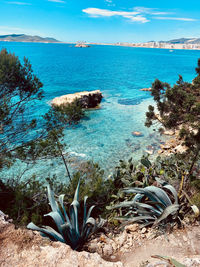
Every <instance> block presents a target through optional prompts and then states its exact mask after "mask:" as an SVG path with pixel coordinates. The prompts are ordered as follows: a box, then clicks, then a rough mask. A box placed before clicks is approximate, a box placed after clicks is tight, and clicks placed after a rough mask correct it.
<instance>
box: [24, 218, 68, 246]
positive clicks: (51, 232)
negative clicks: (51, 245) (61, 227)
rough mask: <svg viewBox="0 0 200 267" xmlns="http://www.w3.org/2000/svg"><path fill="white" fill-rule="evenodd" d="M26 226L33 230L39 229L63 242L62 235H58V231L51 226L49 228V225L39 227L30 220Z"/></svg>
mask: <svg viewBox="0 0 200 267" xmlns="http://www.w3.org/2000/svg"><path fill="white" fill-rule="evenodd" d="M27 228H28V229H31V230H33V231H39V232H41V233H43V235H45V236H47V237H51V238H53V239H55V240H58V241H60V242H62V243H65V240H64V239H63V237H62V235H60V234H59V233H58V232H56V231H55V230H54V229H53V228H51V227H49V226H45V227H44V228H41V227H38V226H36V225H35V224H34V223H32V222H31V223H29V224H28V225H27Z"/></svg>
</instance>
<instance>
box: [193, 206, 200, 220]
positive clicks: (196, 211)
mask: <svg viewBox="0 0 200 267" xmlns="http://www.w3.org/2000/svg"><path fill="white" fill-rule="evenodd" d="M191 208H192V210H193V212H194V214H195V217H196V218H197V217H199V215H200V211H199V208H198V207H197V206H196V205H192V206H191Z"/></svg>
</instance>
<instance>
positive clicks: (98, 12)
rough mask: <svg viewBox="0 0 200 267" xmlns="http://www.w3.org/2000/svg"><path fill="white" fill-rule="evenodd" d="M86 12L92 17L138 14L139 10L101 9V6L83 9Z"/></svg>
mask: <svg viewBox="0 0 200 267" xmlns="http://www.w3.org/2000/svg"><path fill="white" fill-rule="evenodd" d="M82 11H83V12H84V13H87V14H89V15H90V16H92V17H112V16H122V17H124V16H131V15H137V14H139V13H138V12H135V11H133V12H126V11H112V10H108V9H100V8H93V7H89V8H86V9H83V10H82Z"/></svg>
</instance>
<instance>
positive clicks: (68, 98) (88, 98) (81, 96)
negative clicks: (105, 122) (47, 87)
mask: <svg viewBox="0 0 200 267" xmlns="http://www.w3.org/2000/svg"><path fill="white" fill-rule="evenodd" d="M102 98H103V96H102V93H101V91H100V90H95V91H84V92H79V93H74V94H68V95H62V96H59V97H56V98H54V99H53V100H52V101H51V104H52V105H55V106H60V105H65V104H71V103H73V102H74V101H75V100H77V101H78V103H79V104H80V106H81V107H82V108H95V107H97V106H98V105H99V104H100V103H101V100H102Z"/></svg>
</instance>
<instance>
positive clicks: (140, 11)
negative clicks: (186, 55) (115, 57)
mask: <svg viewBox="0 0 200 267" xmlns="http://www.w3.org/2000/svg"><path fill="white" fill-rule="evenodd" d="M105 1H106V2H109V3H111V2H112V0H105ZM82 11H83V12H84V13H86V14H88V15H89V16H90V17H93V18H98V17H113V16H121V17H123V18H126V19H129V21H131V22H140V23H146V22H149V21H150V19H157V20H180V21H196V19H192V18H177V17H167V16H166V17H165V15H169V14H173V13H172V12H161V11H159V10H158V9H156V8H147V7H134V8H133V11H114V10H110V9H100V8H93V7H89V8H86V9H83V10H82Z"/></svg>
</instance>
